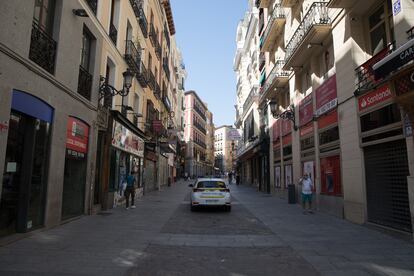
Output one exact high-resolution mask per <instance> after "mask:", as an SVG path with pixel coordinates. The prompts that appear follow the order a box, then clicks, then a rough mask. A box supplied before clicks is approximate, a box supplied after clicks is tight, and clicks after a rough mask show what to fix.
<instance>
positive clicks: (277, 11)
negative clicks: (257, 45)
mask: <svg viewBox="0 0 414 276" xmlns="http://www.w3.org/2000/svg"><path fill="white" fill-rule="evenodd" d="M278 19H285V11H284V10H283V8H282V6H281V5H280V4H275V5H274V7H273V13H272V16H271V17H270V19H269V21H268V22H267V26H266V29H265V31H264V33H263V35H262V37H263V43H262V44H261V46H263V44H264V43H265V41H266V39H267V38H268V37H269V34H270V31H271V30H272V28H273V23H274V21H275V20H278Z"/></svg>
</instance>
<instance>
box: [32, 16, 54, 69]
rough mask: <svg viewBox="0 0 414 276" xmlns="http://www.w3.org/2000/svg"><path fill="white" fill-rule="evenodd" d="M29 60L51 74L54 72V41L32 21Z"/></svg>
mask: <svg viewBox="0 0 414 276" xmlns="http://www.w3.org/2000/svg"><path fill="white" fill-rule="evenodd" d="M30 39H31V40H30V51H29V58H30V59H31V60H32V61H34V62H35V63H37V65H39V66H40V67H42V68H43V69H45V70H46V71H48V72H49V73H51V74H53V73H54V72H55V58H56V50H57V44H56V41H55V40H53V38H52V37H51V36H50V35H49V34H48V33H47V32H46V31H45V30H43V29H42V28H41V27H40V26H39V25H38V23H37V22H36V21H35V20H33V25H32V35H31V37H30Z"/></svg>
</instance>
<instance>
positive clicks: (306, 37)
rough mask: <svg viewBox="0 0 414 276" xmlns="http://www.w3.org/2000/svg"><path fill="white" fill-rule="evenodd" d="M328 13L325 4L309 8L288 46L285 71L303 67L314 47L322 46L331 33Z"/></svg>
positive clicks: (316, 3)
mask: <svg viewBox="0 0 414 276" xmlns="http://www.w3.org/2000/svg"><path fill="white" fill-rule="evenodd" d="M328 11H329V9H328V8H327V6H326V3H324V2H315V3H313V4H312V6H311V7H310V8H309V10H308V12H307V13H306V14H305V16H304V18H303V20H302V22H301V23H300V25H299V27H298V28H297V29H296V31H295V33H294V34H293V36H292V38H291V39H290V41H289V43H288V44H287V46H286V57H285V61H286V64H285V69H289V68H291V67H299V66H302V65H303V64H304V63H305V62H306V61H307V60H308V59H309V57H310V56H311V55H312V52H313V51H312V50H313V48H315V47H313V46H312V45H322V41H323V40H324V39H325V38H326V37H327V36H328V35H329V32H330V31H331V19H330V17H329V13H328Z"/></svg>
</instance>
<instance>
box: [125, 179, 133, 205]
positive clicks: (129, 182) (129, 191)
mask: <svg viewBox="0 0 414 276" xmlns="http://www.w3.org/2000/svg"><path fill="white" fill-rule="evenodd" d="M126 182H127V186H126V189H125V193H124V194H125V199H126V209H127V210H128V209H129V195H131V208H132V209H134V208H135V202H134V198H135V186H134V184H135V177H134V176H133V175H132V174H131V173H129V174H128V176H127V178H126Z"/></svg>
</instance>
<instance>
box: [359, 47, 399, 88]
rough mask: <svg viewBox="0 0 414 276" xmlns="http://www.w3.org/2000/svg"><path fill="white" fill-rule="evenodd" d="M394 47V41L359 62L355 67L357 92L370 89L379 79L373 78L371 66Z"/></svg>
mask: <svg viewBox="0 0 414 276" xmlns="http://www.w3.org/2000/svg"><path fill="white" fill-rule="evenodd" d="M394 49H395V42H392V43H390V44H388V45H387V47H385V48H384V49H383V50H382V51H380V52H379V53H377V54H376V55H374V56H373V57H372V58H370V59H369V60H367V61H366V62H364V63H363V64H361V65H360V66H358V67H357V68H356V69H355V72H356V75H357V77H358V83H357V92H358V93H360V92H363V91H367V90H370V89H372V88H373V87H374V86H375V85H376V84H377V83H379V82H380V81H381V80H375V77H374V70H373V69H372V66H373V65H374V64H375V63H377V62H378V61H380V60H381V59H383V58H384V57H386V56H388V55H389V54H390V53H391V52H392V51H393V50H394Z"/></svg>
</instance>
